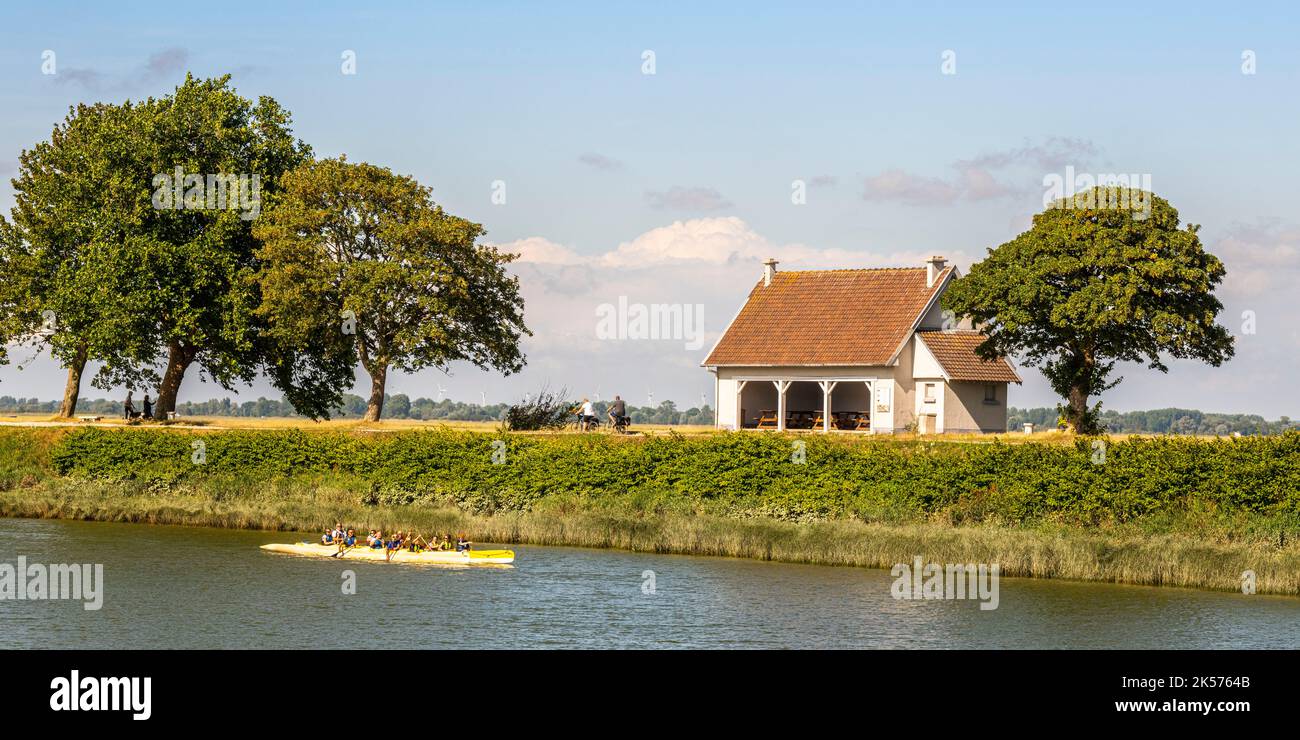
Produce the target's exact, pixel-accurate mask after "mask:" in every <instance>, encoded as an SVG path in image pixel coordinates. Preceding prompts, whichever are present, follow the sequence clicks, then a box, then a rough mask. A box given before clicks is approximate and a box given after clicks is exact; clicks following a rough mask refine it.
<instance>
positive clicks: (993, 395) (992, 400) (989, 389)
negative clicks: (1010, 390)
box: [984, 383, 998, 404]
mask: <svg viewBox="0 0 1300 740" xmlns="http://www.w3.org/2000/svg"><path fill="white" fill-rule="evenodd" d="M997 402H998V385H997V383H985V384H984V403H988V404H996V403H997Z"/></svg>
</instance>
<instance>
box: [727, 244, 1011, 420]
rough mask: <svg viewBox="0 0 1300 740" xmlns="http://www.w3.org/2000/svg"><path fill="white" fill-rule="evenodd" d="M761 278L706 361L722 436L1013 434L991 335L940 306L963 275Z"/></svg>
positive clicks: (934, 270)
mask: <svg viewBox="0 0 1300 740" xmlns="http://www.w3.org/2000/svg"><path fill="white" fill-rule="evenodd" d="M763 265H764V267H763V278H762V280H760V281H758V283H757V284H756V285H755V286H754V289H753V290H751V291H750V293H749V298H748V300H746V301H745V305H744V306H742V307H741V309H740V312H739V313H737V314H736V317H735V318H734V319H732V321H731V324H730V325H729V326H728V327H727V329H726V331H724V332H723V334H722V336H721V337H720V338H719V339H718V342H717V344H715V345H714V346H713V349H712V350H711V351H710V352H709V356H708V358H707V359H705V361H704V362H703V363H702V364H703V366H704V367H706V368H708V370H709V372H711V373H713V374H714V393H715V399H716V401H715V408H716V409H717V426H718V427H720V428H724V429H816V430H820V431H826V432H829V431H831V430H832V429H839V430H849V431H860V432H866V431H870V432H895V431H904V430H908V429H915V430H916V431H918V432H921V433H931V432H1005V431H1007V387H1008V384H1009V383H1020V382H1021V381H1020V376H1019V375H1017V374H1016V371H1015V368H1014V367H1012V365H1011V363H1009V362H1008V361H1007V360H1006V359H1004V358H1002V359H998V360H994V361H986V360H983V359H981V358H980V357H979V356H978V355H976V354H975V347H976V346H977V345H978V344H980V343H981V342H982V341H984V335H983V334H981V333H979V332H978V331H974V330H972V328H971V326H970V324H969V323H960V324H955V325H954V324H953V322H951V321H949V322H948V324H949V326H946V325H945V322H944V317H943V311H942V309H941V308H940V307H939V297H940V296H941V295H943V292H944V290H946V289H947V287H948V285H949V284H950V283H951V282H952V281H953V280H954V279H956V278H957V276H958V272H957V268H956V267H952V266H948V265H947V264H946V260H945V259H944V258H942V257H931V258H930V259H929V260H927V262H926V263H925V266H924V267H917V268H882V269H868V270H802V271H786V272H777V270H776V265H777V262H776V260H768V261H767V262H765V263H763Z"/></svg>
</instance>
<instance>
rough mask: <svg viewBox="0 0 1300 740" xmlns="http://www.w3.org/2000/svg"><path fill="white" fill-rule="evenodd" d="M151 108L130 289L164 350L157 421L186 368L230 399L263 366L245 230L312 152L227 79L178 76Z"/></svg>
mask: <svg viewBox="0 0 1300 740" xmlns="http://www.w3.org/2000/svg"><path fill="white" fill-rule="evenodd" d="M150 103H151V105H152V107H153V109H154V118H153V122H152V126H151V137H152V142H153V145H152V147H151V149H150V150H149V153H150V162H151V168H152V171H153V172H154V173H155V175H154V178H153V180H151V182H150V183H149V185H150V186H151V187H152V188H153V189H154V192H153V204H154V210H153V212H152V218H151V219H150V221H149V223H148V224H147V226H146V231H145V233H146V238H145V240H144V242H145V243H146V245H147V247H148V248H147V249H145V250H143V251H142V252H141V254H140V255H139V258H140V275H141V277H142V281H141V284H140V285H141V287H142V288H144V289H145V290H146V291H147V292H148V294H149V295H150V296H152V297H153V300H154V304H153V312H152V316H153V317H154V319H155V321H156V323H155V326H154V333H155V336H156V337H157V339H158V342H159V344H160V346H162V347H163V348H165V351H166V360H165V366H164V368H163V376H162V381H161V383H160V385H159V387H158V401H157V405H156V406H155V415H156V417H157V418H159V419H163V418H166V415H167V413H168V412H169V411H173V410H175V408H176V397H177V394H178V392H179V390H180V387H181V382H182V380H183V379H184V377H185V374H186V372H187V371H188V370H189V368H190V367H191V366H193V365H197V366H198V367H199V368H200V370H201V371H202V372H203V374H204V375H206V376H207V377H209V378H211V379H212V380H214V381H215V382H217V383H218V384H220V385H221V386H222V387H225V388H227V389H230V388H232V386H233V385H234V384H235V383H236V382H245V383H248V382H251V381H252V380H253V378H254V377H256V374H257V370H258V369H259V367H261V366H262V364H263V363H264V362H265V361H266V358H265V357H264V355H263V353H262V350H263V349H264V348H263V346H262V345H261V343H260V340H259V333H260V329H261V328H262V327H261V326H260V325H259V323H258V319H257V317H256V316H255V313H254V312H255V311H256V309H257V306H258V304H259V303H260V298H259V296H258V285H257V283H256V281H255V280H254V279H253V278H254V275H255V273H256V270H257V266H256V259H255V256H254V255H255V252H256V249H257V247H258V243H257V241H256V239H255V238H254V237H253V232H252V224H253V223H254V221H255V220H256V219H257V218H258V217H259V216H260V215H261V209H262V208H263V207H264V206H265V205H266V204H267V202H268V198H270V197H273V196H274V192H275V189H276V186H277V183H278V182H279V180H280V177H281V176H282V175H283V174H284V173H285V172H287V171H289V170H291V169H293V168H294V167H296V166H298V165H299V164H301V163H303V162H306V161H309V160H310V155H311V150H310V148H309V147H307V145H306V144H304V143H303V142H301V141H298V140H295V139H294V138H293V135H292V133H291V131H290V129H289V123H290V117H289V114H288V113H287V112H286V111H285V110H284V109H283V108H281V107H280V105H279V104H278V103H277V102H276V101H275V100H274V99H272V98H269V97H266V96H263V97H261V98H260V99H259V100H258V101H257V103H255V104H254V103H253V102H252V101H250V100H248V99H246V98H243V97H241V96H240V95H238V94H237V93H236V92H235V90H234V89H233V88H231V86H230V76H229V75H225V76H223V77H219V78H216V79H208V80H201V79H196V78H194V77H193V76H190V75H186V78H185V82H184V83H183V84H181V85H180V86H179V87H178V88H176V91H175V92H174V93H173V94H172V95H169V96H167V97H165V98H162V99H160V100H156V101H155V100H151V101H150ZM178 176H182V177H183V180H182V181H180V182H178V181H177V177H178Z"/></svg>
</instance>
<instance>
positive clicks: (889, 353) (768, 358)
mask: <svg viewBox="0 0 1300 740" xmlns="http://www.w3.org/2000/svg"><path fill="white" fill-rule="evenodd" d="M952 270H953V268H952V267H947V268H944V270H943V272H942V273H940V275H939V277H938V279H937V280H935V281H934V286H932V287H929V288H927V287H926V285H925V273H926V268H924V267H919V268H917V267H897V268H886V269H872V270H805V271H785V272H777V273H776V274H775V275H773V277H772V284H771V285H769V286H764V285H763V281H762V280H759V281H758V284H756V285H755V286H754V289H753V290H751V291H750V292H749V299H748V300H747V301H746V302H745V305H744V307H743V308H741V309H740V313H739V314H738V315H737V316H736V319H735V321H733V322H732V324H731V326H730V327H729V328H728V329H727V331H726V333H725V334H723V335H722V338H721V339H720V340H718V344H717V346H715V347H714V348H713V351H712V352H710V353H709V357H708V359H706V360H705V361H704V363H703V364H705V365H713V366H717V365H884V364H886V363H888V362H889V360H890V359H891V358H892V357H893V355H894V352H896V351H897V350H898V348H899V346H901V345H902V343H903V342H904V341H906V340H907V339H908V335H909V333H910V332H911V331H912V327H914V326H915V325H916V323H917V321H918V319H919V318H920V316H921V312H922V311H924V310H925V307H926V306H927V305H928V304H929V302H930V299H931V298H932V297H933V296H934V294H935V292H936V291H938V290H939V288H940V287H941V286H942V285H943V282H944V280H946V279H947V278H948V275H949V274H950V273H951V272H952Z"/></svg>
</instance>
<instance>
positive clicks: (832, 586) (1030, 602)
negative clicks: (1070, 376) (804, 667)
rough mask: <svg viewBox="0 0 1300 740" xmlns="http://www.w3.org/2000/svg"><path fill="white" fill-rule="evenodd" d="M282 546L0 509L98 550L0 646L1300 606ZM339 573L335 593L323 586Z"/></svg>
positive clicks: (65, 555) (1195, 627) (1181, 628)
mask: <svg viewBox="0 0 1300 740" xmlns="http://www.w3.org/2000/svg"><path fill="white" fill-rule="evenodd" d="M289 541H294V538H293V537H292V536H291V535H287V534H284V533H275V532H239V531H227V530H211V529H199V528H186V527H153V526H143V525H131V524H103V523H89V522H65V521H40V520H23V519H0V563H9V564H11V565H12V564H15V563H16V560H17V557H18V556H19V555H25V556H26V557H27V561H28V562H29V563H46V564H49V563H86V562H88V563H102V564H103V565H104V580H105V586H104V590H105V596H104V605H103V608H102V609H100V610H99V611H86V610H85V609H83V608H82V603H81V602H79V601H14V600H0V648H4V649H8V648H94V649H101V648H156V647H162V648H252V647H259V648H368V647H374V648H1297V647H1300V629H1297V628H1296V627H1297V624H1300V599H1293V598H1285V597H1269V596H1244V595H1240V594H1226V593H1210V592H1202V591H1195V590H1189V589H1169V588H1148V587H1140V586H1114V585H1104V584H1086V583H1070V582H1059V581H1056V582H1054V581H1040V580H1032V579H1018V578H1015V579H1013V578H1003V579H1002V581H1001V588H1000V601H999V606H998V608H997V609H996V610H992V611H981V610H980V609H979V604H978V602H976V601H897V600H895V599H893V598H892V597H891V596H890V585H891V583H892V582H893V578H892V577H891V576H890V575H889V573H888V572H887V571H881V570H871V569H863V568H830V567H821V566H810V565H785V564H778V563H763V562H754V561H748V560H734V559H727V558H699V557H686V556H672V555H640V554H634V553H626V552H617V551H609V550H585V549H578V548H565V547H532V546H527V545H524V546H518V547H515V548H514V549H515V551H516V553H517V555H518V560H517V561H516V564H515V566H514V567H510V568H478V567H472V568H470V567H463V568H455V567H447V566H411V565H390V564H385V563H364V562H350V563H344V562H338V561H331V560H324V559H311V558H300V557H292V556H287V555H277V554H273V553H267V552H265V551H262V550H259V549H258V545H261V544H264V543H269V542H289ZM485 546H486V545H485ZM347 570H351V571H353V572H355V574H356V586H357V593H356V594H355V595H349V596H345V595H343V594H342V593H341V587H342V584H343V579H342V574H343V572H344V571H347ZM645 571H653V573H654V585H655V593H654V594H653V595H649V594H645V593H643V592H642V585H643V583H644V582H645V580H646V574H645Z"/></svg>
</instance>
